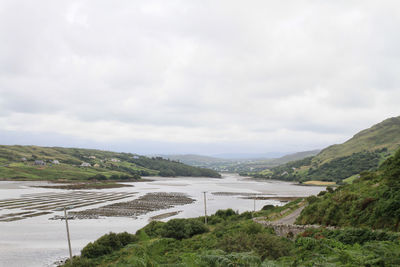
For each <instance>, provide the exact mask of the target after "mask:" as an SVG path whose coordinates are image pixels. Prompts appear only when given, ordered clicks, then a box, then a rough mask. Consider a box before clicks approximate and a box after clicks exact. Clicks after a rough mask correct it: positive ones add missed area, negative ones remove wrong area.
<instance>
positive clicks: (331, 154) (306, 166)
mask: <svg viewBox="0 0 400 267" xmlns="http://www.w3.org/2000/svg"><path fill="white" fill-rule="evenodd" d="M399 148H400V117H395V118H389V119H386V120H384V121H382V122H380V123H378V124H376V125H374V126H372V127H371V128H368V129H365V130H363V131H361V132H359V133H357V134H356V135H354V136H353V137H352V138H351V139H349V140H348V141H346V142H344V143H343V144H337V145H332V146H329V147H327V148H325V149H323V150H322V151H321V152H319V153H318V154H317V155H316V156H313V157H307V158H303V159H301V160H298V161H291V162H288V163H286V164H284V165H281V166H278V167H275V168H271V169H270V170H269V169H268V170H265V169H264V170H262V171H259V172H248V173H242V174H249V175H252V176H254V177H262V178H271V179H280V180H290V181H293V180H295V181H307V180H324V181H336V182H341V181H342V180H345V179H349V180H348V181H351V180H352V179H354V178H355V177H356V176H357V175H358V174H359V173H361V172H362V171H365V170H374V169H376V168H377V167H378V166H379V164H380V163H382V162H383V161H384V160H385V159H386V158H388V157H389V156H391V155H393V154H394V152H395V151H396V150H397V149H399Z"/></svg>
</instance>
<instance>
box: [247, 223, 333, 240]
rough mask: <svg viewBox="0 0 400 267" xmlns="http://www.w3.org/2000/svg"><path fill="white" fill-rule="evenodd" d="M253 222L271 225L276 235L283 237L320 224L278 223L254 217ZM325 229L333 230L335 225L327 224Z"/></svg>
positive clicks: (294, 234) (266, 225) (292, 235)
mask: <svg viewBox="0 0 400 267" xmlns="http://www.w3.org/2000/svg"><path fill="white" fill-rule="evenodd" d="M253 221H254V222H256V223H259V224H262V225H264V226H265V227H271V228H273V229H274V231H275V233H276V235H278V236H283V237H289V238H292V237H295V236H296V235H298V234H300V233H302V232H304V231H305V230H306V229H307V228H320V227H323V226H321V225H297V224H280V223H274V222H273V221H272V222H271V221H266V220H265V218H254V219H253ZM324 228H326V229H330V230H333V229H335V227H332V226H328V227H324Z"/></svg>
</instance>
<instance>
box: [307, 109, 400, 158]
mask: <svg viewBox="0 0 400 267" xmlns="http://www.w3.org/2000/svg"><path fill="white" fill-rule="evenodd" d="M399 147H400V116H399V117H395V118H389V119H387V120H384V121H382V122H381V123H378V124H376V125H374V126H372V127H371V128H368V129H366V130H363V131H361V132H359V133H357V134H356V135H354V136H353V137H352V138H351V139H350V140H348V141H346V142H344V143H343V144H340V145H333V146H330V147H327V148H325V149H323V150H322V151H321V152H320V153H319V154H318V155H317V156H316V157H315V158H314V159H313V161H315V162H317V163H318V164H323V163H325V162H328V161H330V160H332V159H335V158H340V157H345V156H350V155H352V154H353V153H357V152H361V151H375V150H379V149H382V148H387V150H388V151H389V152H393V151H395V150H397V148H399Z"/></svg>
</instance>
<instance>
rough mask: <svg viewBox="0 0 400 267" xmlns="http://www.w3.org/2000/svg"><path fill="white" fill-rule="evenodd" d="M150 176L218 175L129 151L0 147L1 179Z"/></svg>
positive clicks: (113, 178) (103, 178)
mask: <svg viewBox="0 0 400 267" xmlns="http://www.w3.org/2000/svg"><path fill="white" fill-rule="evenodd" d="M82 165H83V166H82ZM152 175H153V176H156V175H160V176H196V177H200V176H205V177H220V175H219V173H217V172H215V171H213V170H209V169H203V168H196V167H192V166H188V165H185V164H183V163H179V162H175V161H170V160H165V159H162V158H158V157H157V158H148V157H144V156H139V155H136V154H131V153H117V152H110V151H102V150H95V149H80V148H63V147H38V146H4V145H2V146H0V179H31V180H87V179H96V180H110V179H111V180H129V179H139V178H140V177H141V176H152Z"/></svg>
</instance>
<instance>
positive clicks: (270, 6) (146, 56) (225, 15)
mask: <svg viewBox="0 0 400 267" xmlns="http://www.w3.org/2000/svg"><path fill="white" fill-rule="evenodd" d="M399 14H400V1H397V0H392V1H385V0H383V1H376V0H373V1H368V0H362V1H361V0H360V1H351V0H331V1H329V0H307V1H306V0H293V1H234V0H226V1H218V0H213V1H207V0H201V1H188V0H182V1H175V0H170V1H165V0H159V1H152V0H143V1H133V0H124V1H123V0H113V1H109V0H107V1H103V0H93V1H83V0H79V1H72V0H71V1H54V0H48V1H45V0H41V1H31V0H26V1H19V0H1V1H0V143H1V144H26V145H27V144H35V145H47V146H73V147H92V148H99V149H109V150H114V151H127V152H136V153H141V154H145V153H200V154H218V153H269V152H282V153H284V152H294V151H303V150H310V149H315V148H324V147H326V146H328V145H331V144H334V143H341V142H343V141H345V140H347V139H349V138H350V137H352V136H353V135H354V134H355V133H357V132H358V131H360V130H362V129H364V128H368V127H370V126H372V125H373V124H375V123H378V122H380V121H382V120H384V119H386V118H388V117H393V116H399V115H400V104H399V100H400V31H399V29H400V15H399Z"/></svg>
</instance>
